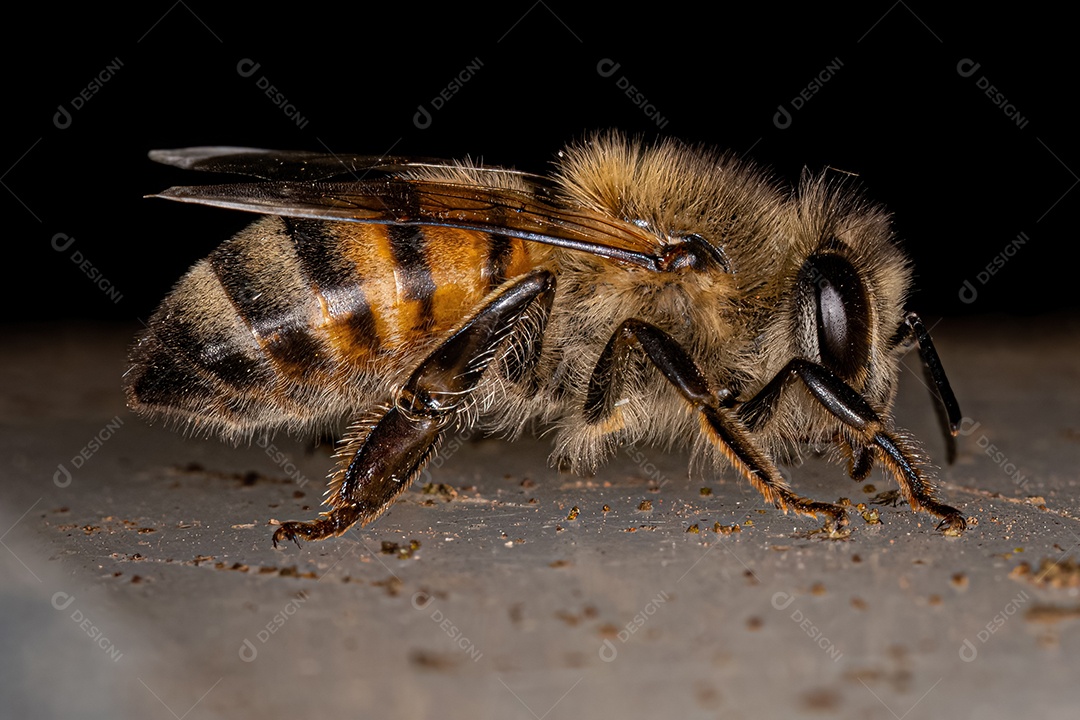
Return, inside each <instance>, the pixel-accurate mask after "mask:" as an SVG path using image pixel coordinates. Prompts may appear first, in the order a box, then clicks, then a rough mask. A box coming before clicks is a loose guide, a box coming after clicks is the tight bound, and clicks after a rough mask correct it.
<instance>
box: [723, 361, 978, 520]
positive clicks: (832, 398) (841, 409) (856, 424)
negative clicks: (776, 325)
mask: <svg viewBox="0 0 1080 720" xmlns="http://www.w3.org/2000/svg"><path fill="white" fill-rule="evenodd" d="M796 379H797V380H800V381H802V383H803V385H804V386H805V387H806V389H807V390H809V391H810V395H811V396H812V397H813V398H814V399H815V400H817V401H818V402H819V403H821V405H822V406H823V407H824V408H825V409H826V410H828V411H829V412H830V413H832V415H833V416H834V417H836V418H837V419H839V420H840V421H841V422H842V423H843V426H842V429H841V440H842V441H843V443H842V444H846V446H847V448H850V449H851V451H852V456H851V462H850V463H849V472H850V473H851V474H852V476H853V477H856V476H857V475H860V474H861V475H865V474H866V473H868V472H869V470H870V463H869V460H868V459H867V457H866V452H867V449H872V450H873V451H874V452H875V454H876V456H877V457H878V459H880V460H881V461H882V462H883V463H884V464H885V466H886V467H887V468H889V470H890V471H891V472H892V474H893V475H894V476H895V477H896V481H897V483H898V484H899V485H900V493H901V494H902V495H903V496H904V499H905V500H907V503H908V505H910V506H911V509H912V510H915V511H919V510H923V511H926V512H929V513H931V514H932V515H936V516H937V517H939V518H941V523H940V524H939V525H938V528H939V529H941V530H942V531H943V532H944V533H945V534H946V535H954V536H955V535H960V534H961V533H963V532H964V529H965V527H966V526H967V524H966V523H965V522H964V517H963V515H961V514H960V511H959V510H957V509H956V508H954V507H950V506H949V505H945V504H944V503H941V502H938V500H937V498H935V497H934V488H933V485H932V484H931V482H930V480H929V479H928V478H926V477H925V476H924V471H923V470H922V468H921V463H920V462H919V454H920V453H919V451H918V449H917V448H916V446H915V445H914V444H913V443H912V442H911V441H909V440H905V439H904V438H902V437H900V436H899V435H896V434H894V433H890V432H889V431H888V430H886V429H885V424H884V422H883V421H882V420H881V417H880V416H879V415H878V414H877V413H876V412H875V411H874V409H873V408H871V407H870V404H869V403H867V402H866V400H865V399H864V398H863V396H862V395H860V394H859V393H858V392H856V391H855V389H854V388H852V387H851V386H850V385H848V384H847V383H846V382H844V381H843V380H842V379H840V378H839V377H837V376H836V375H835V374H834V373H833V372H832V371H831V370H829V369H828V368H826V367H825V366H823V365H819V364H817V363H814V362H810V361H809V360H804V359H800V358H796V359H794V360H792V361H791V362H789V363H788V364H787V365H785V366H784V369H783V370H781V371H780V372H779V373H777V375H776V377H775V378H773V379H772V380H771V381H770V382H769V383H768V384H767V385H766V386H765V387H764V388H762V389H761V391H760V392H759V393H758V394H757V395H755V396H754V397H753V398H751V399H750V400H748V401H747V402H745V403H743V404H742V406H741V407H740V408H739V417H741V418H742V419H743V420H744V421H746V423H747V424H748V425H749V426H750V427H751V428H760V427H763V426H764V425H765V423H767V422H768V421H769V419H770V418H771V417H772V415H773V413H774V412H775V409H776V406H777V403H778V402H779V400H780V396H781V394H782V393H783V391H784V389H785V388H787V387H788V386H789V385H790V384H791V383H792V382H793V381H794V380H796Z"/></svg>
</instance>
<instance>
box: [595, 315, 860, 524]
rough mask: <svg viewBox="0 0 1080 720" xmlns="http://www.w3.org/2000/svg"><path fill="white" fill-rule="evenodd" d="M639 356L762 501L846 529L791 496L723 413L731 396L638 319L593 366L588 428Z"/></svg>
mask: <svg viewBox="0 0 1080 720" xmlns="http://www.w3.org/2000/svg"><path fill="white" fill-rule="evenodd" d="M635 350H636V351H640V352H644V353H645V356H646V357H647V358H648V359H649V361H650V362H652V364H653V365H655V366H656V367H657V368H658V369H659V370H660V372H662V373H663V374H664V377H665V378H667V380H668V382H670V383H671V384H672V385H673V386H674V387H675V389H676V390H678V391H679V394H680V395H682V397H683V399H684V400H686V402H687V403H688V404H689V405H690V406H691V407H693V408H694V409H695V410H696V411H697V412H698V413H699V417H700V424H701V431H702V432H703V433H704V434H705V437H706V438H707V439H708V440H709V442H711V443H712V444H713V445H714V446H715V447H716V448H717V449H719V450H720V452H721V453H722V454H723V455H724V456H725V457H726V458H727V459H728V461H730V462H731V464H732V465H733V466H734V467H735V468H736V469H737V470H738V471H739V472H740V473H741V474H742V475H743V477H745V478H746V479H747V480H749V481H750V483H751V484H752V485H753V486H754V487H755V488H757V490H758V492H760V493H761V495H762V497H764V498H765V499H766V500H767V501H769V502H771V503H773V504H775V505H776V506H777V507H779V508H781V509H782V510H784V511H785V512H786V511H788V510H793V511H795V512H797V513H800V514H802V515H809V516H811V517H815V518H816V517H822V516H824V517H825V519H826V526H825V527H826V529H827V530H829V531H830V532H832V533H838V532H839V528H840V527H842V526H844V525H846V524H847V515H846V514H845V512H844V510H843V508H840V507H838V506H836V505H832V504H829V503H822V502H815V501H813V500H809V499H807V498H804V497H801V496H800V495H797V494H795V493H794V492H792V491H791V489H790V488H789V487H788V485H787V483H786V482H785V481H784V478H783V476H781V475H780V470H779V469H778V468H777V467H776V465H775V464H774V463H773V461H772V460H771V459H770V458H769V456H768V455H767V454H766V453H765V452H764V451H763V450H761V449H760V448H759V447H758V446H757V443H755V442H754V439H753V437H752V435H751V433H750V432H749V431H748V430H747V428H746V426H745V425H743V423H742V421H740V420H739V418H738V417H736V415H735V414H734V413H733V412H732V411H731V410H730V409H729V408H728V406H729V405H730V404H731V402H732V401H733V398H734V396H733V393H731V392H730V391H729V390H728V389H726V388H724V389H722V390H721V391H720V392H715V391H713V390H712V389H711V388H710V387H709V383H708V381H707V380H706V379H705V376H704V375H703V374H702V372H701V370H700V369H699V368H698V366H697V364H696V363H695V362H694V360H693V358H691V357H690V355H689V353H687V352H686V350H684V349H683V348H682V346H681V345H679V343H678V342H677V341H676V340H675V339H674V338H673V337H671V336H670V335H668V334H667V333H666V332H664V331H663V330H661V329H660V328H658V327H656V326H655V325H650V324H649V323H646V322H643V321H641V320H635V319H631V320H626V321H625V322H623V323H622V325H620V326H619V329H618V330H616V331H615V334H614V335H612V336H611V340H609V341H608V344H607V346H606V347H605V348H604V351H603V352H602V353H601V354H600V359H599V360H598V361H597V363H596V368H595V370H594V371H593V374H592V377H591V379H590V380H589V389H588V393H587V395H586V401H585V418H586V420H587V421H588V422H589V424H590V425H603V424H605V423H607V422H609V421H610V420H611V418H612V416H613V415H614V413H615V411H616V410H615V409H616V407H617V405H616V401H617V400H618V399H619V396H620V395H621V394H622V387H623V382H624V370H625V364H626V361H627V360H628V358H629V354H630V352H631V351H635Z"/></svg>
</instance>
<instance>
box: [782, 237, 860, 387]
mask: <svg viewBox="0 0 1080 720" xmlns="http://www.w3.org/2000/svg"><path fill="white" fill-rule="evenodd" d="M798 282H799V289H800V295H801V296H802V297H803V298H804V299H806V300H810V299H812V302H813V307H814V324H815V326H816V327H817V346H818V354H819V355H820V357H821V363H822V364H823V365H825V366H826V367H828V368H829V369H831V370H832V371H833V372H836V373H837V374H838V375H840V376H841V377H843V378H846V379H852V378H854V377H856V376H857V375H858V374H859V373H860V372H861V371H862V370H864V369H865V368H866V365H867V363H868V361H869V359H870V314H869V312H870V311H869V303H868V302H867V298H866V288H865V287H864V286H863V282H862V280H861V279H860V277H859V274H858V272H856V270H855V268H854V266H852V264H851V263H850V262H848V261H847V259H845V258H844V257H841V256H840V255H833V254H819V255H812V256H811V257H810V258H809V259H808V260H807V261H806V263H805V264H804V265H803V266H802V269H801V270H800V271H799V281H798Z"/></svg>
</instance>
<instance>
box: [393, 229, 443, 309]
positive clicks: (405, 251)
mask: <svg viewBox="0 0 1080 720" xmlns="http://www.w3.org/2000/svg"><path fill="white" fill-rule="evenodd" d="M386 233H387V236H388V238H389V240H390V252H391V253H392V254H393V256H394V263H395V264H396V266H397V270H398V273H399V275H400V276H401V279H402V286H403V289H404V292H405V299H407V300H416V301H419V303H420V318H421V319H420V324H419V326H418V327H416V328H415V329H416V330H427V329H429V328H430V327H431V325H432V323H433V322H434V313H433V310H434V305H433V303H434V299H435V280H434V278H432V276H431V266H430V265H428V259H427V252H426V250H427V244H428V242H427V236H426V235H425V234H424V229H423V228H421V227H402V226H398V225H388V226H387V228H386Z"/></svg>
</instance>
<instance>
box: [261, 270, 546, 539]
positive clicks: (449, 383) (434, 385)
mask: <svg viewBox="0 0 1080 720" xmlns="http://www.w3.org/2000/svg"><path fill="white" fill-rule="evenodd" d="M554 291H555V276H554V275H552V274H551V273H550V272H548V271H547V270H536V271H533V272H531V273H528V274H526V275H523V276H521V277H519V278H516V279H514V280H512V281H510V282H508V283H506V284H505V285H504V286H503V288H502V289H500V290H499V291H497V293H496V294H495V296H494V297H493V299H491V300H490V301H488V302H487V303H486V304H485V305H484V306H483V307H481V308H480V309H479V310H478V311H477V312H476V313H475V314H474V315H473V316H472V317H470V318H469V319H468V320H467V321H466V322H465V323H464V325H462V326H461V328H460V329H458V330H457V331H456V332H455V333H454V334H453V335H451V336H450V337H449V338H448V339H447V340H445V341H444V342H443V343H442V344H441V345H439V346H438V347H437V348H435V350H434V351H433V352H432V353H431V354H430V355H428V357H427V358H426V359H425V360H424V361H423V362H422V363H420V365H419V366H418V367H417V368H416V370H414V371H413V373H412V375H410V376H409V379H408V381H407V382H406V383H405V385H404V386H403V387H402V388H401V390H400V392H399V394H398V398H397V400H396V402H395V403H394V405H393V406H391V407H390V409H389V410H387V411H386V413H385V414H384V415H383V416H382V417H381V418H379V419H378V420H377V421H376V422H375V424H374V426H373V427H372V428H371V430H370V431H369V432H368V433H367V434H366V435H364V436H363V437H362V438H358V439H357V442H358V444H359V447H358V448H357V450H356V451H355V454H353V455H352V459H351V461H350V462H349V464H348V466H347V467H346V468H345V469H344V471H341V472H340V473H339V477H335V479H334V480H333V481H332V484H331V487H332V488H335V489H336V492H335V493H334V496H333V499H332V500H331V503H332V505H333V509H332V510H330V511H329V512H327V513H323V516H322V517H321V518H319V519H318V520H315V521H312V522H287V523H284V524H283V525H282V526H281V527H279V528H278V529H277V531H276V532H275V533H274V546H275V547H276V546H277V544H278V543H279V542H282V541H285V540H292V541H293V542H296V543H297V544H298V545H299V539H301V538H302V539H304V540H322V539H323V538H327V537H331V536H334V535H341V534H342V533H344V532H345V531H346V530H348V529H349V528H350V527H352V526H353V525H354V524H356V523H357V522H360V523H363V524H367V523H369V522H371V521H372V520H374V519H375V518H377V517H378V516H379V515H381V514H382V512H383V511H384V510H386V508H387V507H389V506H390V504H391V503H393V501H394V500H395V499H396V498H397V497H398V495H400V494H401V493H402V492H404V491H405V489H406V488H407V487H408V486H409V483H411V482H412V480H413V479H414V478H415V477H416V475H417V474H418V473H419V472H420V471H421V470H422V469H423V467H424V465H425V464H426V463H427V461H428V460H429V459H430V457H431V455H432V454H433V453H434V451H435V447H436V444H437V443H438V441H439V438H440V436H441V435H442V432H443V431H444V430H445V429H446V427H447V426H448V425H450V423H451V422H452V421H453V420H454V419H455V417H456V415H457V412H458V410H459V409H460V407H461V406H462V404H463V403H464V402H465V401H466V400H467V399H468V397H469V395H470V394H471V393H472V391H473V390H475V389H476V386H477V384H478V383H479V382H480V378H481V376H483V374H484V371H485V370H486V369H487V367H488V365H489V364H490V363H491V361H492V358H493V357H495V355H496V352H497V351H498V349H499V347H500V346H501V345H502V344H503V343H504V342H506V341H507V339H508V337H509V336H510V335H511V334H512V333H514V332H515V331H516V330H517V329H518V328H519V326H520V325H521V324H522V318H523V317H525V316H526V315H527V314H528V313H529V312H530V309H531V308H532V307H534V306H537V305H538V306H539V307H540V308H541V312H543V310H544V308H550V306H551V297H552V296H553V295H554Z"/></svg>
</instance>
